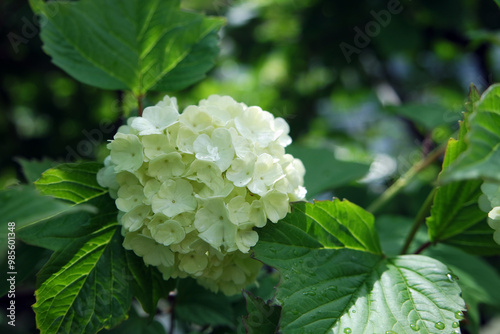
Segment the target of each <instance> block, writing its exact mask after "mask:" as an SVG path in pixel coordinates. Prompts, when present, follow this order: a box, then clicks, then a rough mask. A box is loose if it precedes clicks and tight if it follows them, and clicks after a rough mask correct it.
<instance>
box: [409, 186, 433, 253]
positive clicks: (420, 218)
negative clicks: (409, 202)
mask: <svg viewBox="0 0 500 334" xmlns="http://www.w3.org/2000/svg"><path fill="white" fill-rule="evenodd" d="M434 195H436V188H434V189H432V191H431V192H430V193H429V196H427V198H426V199H425V201H424V204H422V206H421V207H420V210H419V211H418V214H417V216H416V217H415V220H414V221H413V225H412V227H411V230H410V233H409V234H408V236H407V237H406V241H405V244H404V246H403V248H402V249H401V254H406V252H408V248H410V245H411V242H412V241H413V238H415V235H416V234H417V232H418V229H419V228H420V226H421V225H422V224H423V223H424V222H425V219H426V218H427V216H428V215H429V212H430V211H431V207H432V204H433V203H434ZM426 247H427V246H426ZM420 251H421V250H420Z"/></svg>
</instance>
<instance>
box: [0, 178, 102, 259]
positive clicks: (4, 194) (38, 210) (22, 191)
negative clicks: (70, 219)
mask: <svg viewBox="0 0 500 334" xmlns="http://www.w3.org/2000/svg"><path fill="white" fill-rule="evenodd" d="M0 203H2V205H0V217H2V220H1V224H0V253H2V254H3V253H5V252H6V249H7V248H6V247H7V233H8V232H9V231H8V230H7V224H8V223H9V222H14V223H16V226H15V227H16V232H18V231H19V230H20V229H21V228H23V227H25V226H28V225H30V224H33V223H35V222H38V221H41V220H44V219H47V218H50V217H54V216H56V215H65V214H69V213H74V212H77V211H94V208H92V207H91V206H89V205H79V206H73V205H71V204H69V203H66V202H63V201H59V200H57V199H55V198H51V197H48V196H43V195H42V194H40V193H39V192H38V191H37V190H36V189H35V188H34V187H33V186H26V185H22V186H16V187H14V188H11V189H7V190H2V191H0Z"/></svg>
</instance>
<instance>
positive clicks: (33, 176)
mask: <svg viewBox="0 0 500 334" xmlns="http://www.w3.org/2000/svg"><path fill="white" fill-rule="evenodd" d="M16 161H17V162H18V163H19V164H20V165H21V167H22V168H23V174H24V177H25V178H26V181H28V183H33V182H35V181H36V180H38V179H39V178H40V175H42V173H43V172H45V171H46V170H47V169H49V168H52V167H55V166H56V165H58V163H57V162H56V161H54V160H50V159H47V158H45V159H43V160H28V159H23V158H18V159H16Z"/></svg>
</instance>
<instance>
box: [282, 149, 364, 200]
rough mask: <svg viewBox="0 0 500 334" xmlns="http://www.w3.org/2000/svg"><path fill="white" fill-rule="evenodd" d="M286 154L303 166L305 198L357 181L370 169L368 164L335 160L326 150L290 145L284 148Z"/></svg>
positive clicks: (331, 153)
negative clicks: (300, 162) (304, 170)
mask: <svg viewBox="0 0 500 334" xmlns="http://www.w3.org/2000/svg"><path fill="white" fill-rule="evenodd" d="M286 152H287V153H289V154H291V155H293V156H294V157H295V158H298V159H300V160H302V163H303V164H304V167H305V169H306V175H305V177H304V186H305V187H306V189H307V198H314V196H316V195H319V194H320V193H321V192H323V191H327V190H331V189H334V188H336V187H340V186H343V185H346V184H349V183H351V182H352V181H355V180H358V179H360V178H362V177H363V176H364V175H365V174H366V173H367V172H368V170H369V169H370V165H368V164H362V163H357V162H349V161H341V160H337V159H336V158H335V155H334V154H333V152H331V151H330V150H327V149H321V148H309V147H302V146H300V145H291V146H289V147H287V148H286Z"/></svg>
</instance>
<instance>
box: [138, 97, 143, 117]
mask: <svg viewBox="0 0 500 334" xmlns="http://www.w3.org/2000/svg"><path fill="white" fill-rule="evenodd" d="M143 98H144V95H137V114H138V115H139V117H141V116H142V109H143V108H142V99H143Z"/></svg>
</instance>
